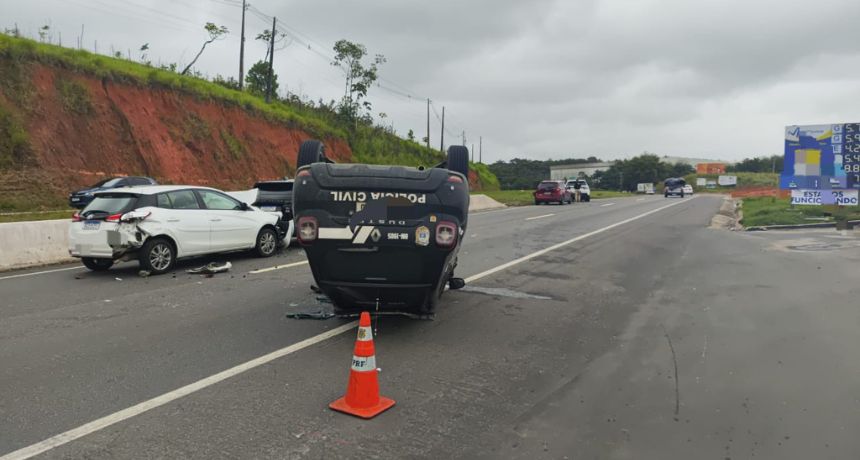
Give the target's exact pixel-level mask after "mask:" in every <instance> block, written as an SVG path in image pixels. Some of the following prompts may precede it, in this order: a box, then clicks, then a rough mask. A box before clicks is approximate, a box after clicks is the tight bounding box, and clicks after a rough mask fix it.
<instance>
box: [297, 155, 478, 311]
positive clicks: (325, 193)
mask: <svg viewBox="0 0 860 460" xmlns="http://www.w3.org/2000/svg"><path fill="white" fill-rule="evenodd" d="M468 158H469V152H468V150H467V149H466V148H465V147H463V146H451V147H450V148H449V149H448V154H447V160H446V161H444V162H442V163H440V164H439V165H436V166H434V167H432V168H426V169H425V168H423V167H417V168H414V167H405V166H381V165H366V164H336V163H334V162H332V161H331V160H329V159H327V158H326V156H325V148H324V146H323V144H322V143H321V142H319V141H315V140H309V141H305V142H304V143H302V145H301V147H300V148H299V154H298V168H297V171H296V179H295V186H294V189H293V206H294V209H293V210H294V212H293V214H294V218H295V219H296V220H295V222H296V225H297V227H298V239H299V242H300V243H301V244H302V245H303V246H304V248H305V251H306V253H307V256H308V262H309V263H310V267H311V271H312V272H313V276H314V280H315V281H316V283H317V286H319V288H320V290H321V291H322V292H323V293H324V294H325V295H326V296H327V297H328V298H329V299H330V300H331V301H332V304H333V305H334V310H335V314H338V315H343V316H348V315H353V314H357V313H359V312H361V311H362V310H371V311H378V312H380V313H402V314H407V315H414V316H418V317H432V315H433V314H434V313H435V309H436V304H437V302H438V300H439V297H440V296H441V295H442V293H443V292H444V290H445V287H446V285H447V286H449V287H450V288H451V289H458V288H461V287H463V285H464V284H465V283H464V281H463V280H462V279H461V278H456V277H455V276H454V269H455V268H456V267H457V253H458V251H459V249H460V243H461V242H462V240H463V236H464V235H465V230H466V223H467V220H468V214H469V163H468Z"/></svg>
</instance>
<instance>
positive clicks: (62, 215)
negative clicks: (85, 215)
mask: <svg viewBox="0 0 860 460" xmlns="http://www.w3.org/2000/svg"><path fill="white" fill-rule="evenodd" d="M74 213H75V209H66V210H58V211H42V212H24V213H0V223H5V222H29V221H34V220H58V219H70V218H71V217H72V214H74Z"/></svg>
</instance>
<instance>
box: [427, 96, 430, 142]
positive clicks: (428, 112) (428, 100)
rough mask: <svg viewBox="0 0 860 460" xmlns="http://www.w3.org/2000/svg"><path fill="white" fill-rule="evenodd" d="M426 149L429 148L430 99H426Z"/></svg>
mask: <svg viewBox="0 0 860 460" xmlns="http://www.w3.org/2000/svg"><path fill="white" fill-rule="evenodd" d="M427 148H428V149H429V148H430V98H429V97H428V98H427Z"/></svg>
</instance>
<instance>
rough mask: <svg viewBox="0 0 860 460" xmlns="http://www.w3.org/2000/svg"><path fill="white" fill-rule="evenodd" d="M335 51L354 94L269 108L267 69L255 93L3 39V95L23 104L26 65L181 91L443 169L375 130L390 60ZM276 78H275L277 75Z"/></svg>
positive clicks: (77, 107)
mask: <svg viewBox="0 0 860 460" xmlns="http://www.w3.org/2000/svg"><path fill="white" fill-rule="evenodd" d="M336 51H337V52H338V53H339V54H338V57H339V58H341V61H342V65H344V66H349V69H351V70H350V72H347V79H348V88H349V91H348V92H347V93H346V95H345V96H344V99H343V100H342V101H330V102H323V101H322V100H320V101H318V102H313V101H303V100H301V99H299V98H298V97H297V96H295V95H287V96H286V97H283V98H277V97H276V98H274V99H273V100H272V101H271V102H270V103H266V102H265V100H264V99H263V94H262V93H263V92H264V91H263V88H261V87H260V86H262V83H261V82H260V81H259V80H260V75H259V74H260V73H262V68H261V67H262V66H259V65H258V66H257V69H256V70H253V68H252V71H250V72H249V74H248V80H249V81H248V83H249V85H248V89H249V90H248V91H240V90H238V82H236V81H235V80H233V79H224V78H222V77H220V76H219V77H216V78H215V79H214V80H213V81H208V80H205V79H203V78H202V77H201V76H199V75H197V74H194V73H193V72H191V73H189V74H188V75H182V74H180V73H177V72H176V71H175V67H176V66H175V65H165V66H162V67H152V66H150V65H147V63H138V62H135V61H131V60H127V59H120V58H115V57H108V56H103V55H99V54H93V53H90V52H88V51H84V50H76V49H69V48H63V47H60V46H56V45H51V44H46V43H39V42H36V41H34V40H29V39H26V38H17V37H12V36H8V35H3V34H0V60H2V61H3V65H2V66H0V68H3V69H2V70H0V80H2V81H0V86H5V88H3V89H5V90H7V91H4V94H8V95H9V96H11V97H17V98H21V97H25V96H26V95H27V94H28V91H24V90H21V89H22V88H24V87H28V86H29V82H28V81H27V80H28V78H29V76H28V72H27V69H28V66H27V64H28V63H29V62H38V63H41V64H45V65H49V66H56V67H60V68H63V69H68V70H71V71H74V72H77V73H80V74H84V75H90V76H94V77H97V78H100V79H103V80H106V81H112V82H116V83H122V84H129V85H137V86H142V87H150V88H160V89H169V90H174V91H178V92H181V93H185V94H188V95H192V96H194V97H196V98H198V99H201V100H211V101H216V102H219V103H222V104H225V105H228V106H236V107H240V108H243V109H244V110H247V111H249V112H251V113H252V114H254V115H257V116H260V117H263V118H265V119H267V120H269V121H272V122H278V123H283V124H284V125H286V126H288V127H290V128H295V129H301V130H303V131H306V132H308V133H309V134H310V135H312V136H315V137H317V138H321V139H326V138H340V139H345V140H347V142H348V143H349V145H350V148H351V149H352V152H353V157H354V158H355V161H359V162H368V163H380V164H404V165H408V166H418V165H424V166H431V165H433V164H436V163H438V162H440V161H442V159H443V158H444V155H443V154H442V152H440V151H439V150H436V149H431V148H427V147H426V146H425V145H423V144H421V143H419V142H418V141H417V140H410V139H403V138H401V137H399V136H397V135H396V133H395V132H394V130H393V129H391V128H390V127H384V126H379V125H377V124H375V122H374V120H373V119H372V117H371V116H370V112H369V110H370V108H371V107H372V105H371V104H370V102H369V101H368V100H367V93H368V90H369V89H370V88H372V85H373V82H374V81H375V80H376V77H377V75H376V74H377V71H378V66H380V65H381V64H382V63H383V62H385V61H384V58H383V57H381V56H379V55H377V56H375V57H373V58H372V62H371V63H370V64H367V65H362V64H361V60H362V58H363V57H364V56H365V54H366V53H367V50H366V49H365V48H364V47H363V46H361V45H358V44H353V43H350V42H346V41H343V40H342V41H339V42H338V48H336ZM7 63H8V65H7ZM273 77H274V78H277V76H276V75H273ZM25 89H26V88H25ZM57 89H58V91H60V92H61V94H62V96H63V100H64V103H66V104H67V108H68V109H69V110H71V111H75V112H86V111H87V110H89V109H90V108H89V107H88V100H87V95H86V90H85V88H83V87H82V86H80V85H77V84H74V83H69V84H60V85H58V88H57ZM491 174H492V173H491V172H490V171H489V169H484V170H482V171H481V172H480V173H479V176H481V177H482V179H484V178H486V179H488V180H490V182H494V181H493V180H492V179H490V177H491Z"/></svg>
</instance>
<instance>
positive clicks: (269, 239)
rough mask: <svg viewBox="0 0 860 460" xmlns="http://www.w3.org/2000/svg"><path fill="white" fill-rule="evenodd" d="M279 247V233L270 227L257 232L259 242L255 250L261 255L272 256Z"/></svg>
mask: <svg viewBox="0 0 860 460" xmlns="http://www.w3.org/2000/svg"><path fill="white" fill-rule="evenodd" d="M276 249H278V235H277V233H275V231H274V230H272V229H271V228H269V227H266V228H264V229H262V230H260V233H258V234H257V244H256V245H255V246H254V251H255V252H256V253H257V255H258V256H259V257H271V256H272V254H274V253H275V250H276Z"/></svg>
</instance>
